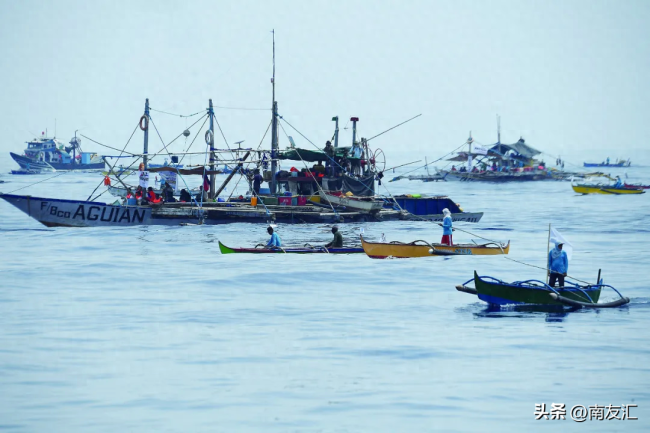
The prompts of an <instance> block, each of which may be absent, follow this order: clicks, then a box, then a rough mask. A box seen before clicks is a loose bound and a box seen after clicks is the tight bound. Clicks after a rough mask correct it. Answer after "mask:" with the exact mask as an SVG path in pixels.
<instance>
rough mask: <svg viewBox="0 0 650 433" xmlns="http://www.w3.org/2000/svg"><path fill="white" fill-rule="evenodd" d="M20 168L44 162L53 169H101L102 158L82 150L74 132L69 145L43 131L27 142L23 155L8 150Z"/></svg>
mask: <svg viewBox="0 0 650 433" xmlns="http://www.w3.org/2000/svg"><path fill="white" fill-rule="evenodd" d="M9 153H10V155H11V157H12V158H13V160H14V161H16V162H17V163H18V165H19V166H20V168H21V169H24V170H32V169H34V167H35V164H36V165H38V164H42V163H46V164H49V165H50V166H51V167H52V168H54V169H55V170H103V169H104V160H103V159H102V157H101V156H100V155H98V154H97V153H95V152H83V151H82V150H81V139H80V138H79V137H77V135H76V134H75V136H74V137H72V139H70V143H69V146H66V145H65V144H64V143H63V142H62V141H60V140H58V139H56V138H55V137H52V138H49V137H47V136H46V134H45V132H43V133H42V135H41V137H38V138H34V139H33V140H31V141H28V142H27V148H26V149H25V150H24V153H23V155H18V154H17V153H13V152H9Z"/></svg>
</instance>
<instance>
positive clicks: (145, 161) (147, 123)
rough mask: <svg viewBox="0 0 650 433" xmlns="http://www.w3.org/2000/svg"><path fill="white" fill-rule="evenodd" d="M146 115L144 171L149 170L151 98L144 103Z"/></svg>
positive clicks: (143, 154)
mask: <svg viewBox="0 0 650 433" xmlns="http://www.w3.org/2000/svg"><path fill="white" fill-rule="evenodd" d="M144 117H145V121H144V124H145V127H144V150H143V151H142V162H143V163H144V171H147V162H148V160H149V158H148V157H147V153H149V98H147V99H146V101H145V103H144Z"/></svg>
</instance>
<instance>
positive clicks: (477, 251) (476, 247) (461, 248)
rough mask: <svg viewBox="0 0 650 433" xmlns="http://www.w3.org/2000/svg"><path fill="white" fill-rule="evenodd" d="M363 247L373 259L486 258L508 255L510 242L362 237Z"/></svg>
mask: <svg viewBox="0 0 650 433" xmlns="http://www.w3.org/2000/svg"><path fill="white" fill-rule="evenodd" d="M361 246H362V247H363V251H364V252H365V253H366V254H367V255H368V257H370V258H373V259H385V258H387V257H394V258H400V259H402V258H412V257H430V256H449V255H469V256H485V255H496V254H508V252H509V251H510V241H508V243H506V244H503V243H496V242H490V243H485V244H456V245H453V246H449V245H443V244H437V243H429V242H426V241H422V240H417V241H413V242H409V243H403V242H396V241H393V242H390V243H385V242H384V243H382V242H368V241H366V240H365V239H364V238H363V236H361Z"/></svg>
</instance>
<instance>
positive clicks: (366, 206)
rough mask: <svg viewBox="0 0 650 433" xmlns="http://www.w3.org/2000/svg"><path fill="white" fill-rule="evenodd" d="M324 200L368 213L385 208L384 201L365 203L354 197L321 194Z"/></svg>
mask: <svg viewBox="0 0 650 433" xmlns="http://www.w3.org/2000/svg"><path fill="white" fill-rule="evenodd" d="M321 198H323V199H324V200H326V201H328V202H330V203H332V204H335V205H339V206H345V207H347V208H350V209H358V210H363V211H366V212H374V211H380V210H381V209H382V208H383V207H384V202H382V201H374V200H373V201H364V200H359V199H355V198H352V197H346V196H338V195H332V194H321Z"/></svg>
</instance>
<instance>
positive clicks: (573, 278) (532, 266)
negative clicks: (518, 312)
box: [503, 256, 600, 285]
mask: <svg viewBox="0 0 650 433" xmlns="http://www.w3.org/2000/svg"><path fill="white" fill-rule="evenodd" d="M503 258H504V259H507V260H510V261H513V262H516V263H520V264H522V265H526V266H530V267H531V268H537V269H543V270H545V271H546V272H548V268H542V267H541V266H536V265H531V264H530V263H525V262H520V261H519V260H515V259H511V258H510V257H505V256H503ZM566 278H571V279H572V280H576V281H579V282H581V283H585V284H589V285H591V284H592V283H590V282H589V281H583V280H580V279H578V278H575V277H572V276H571V275H567V276H566ZM596 284H600V282H599V281H597V282H596Z"/></svg>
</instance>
